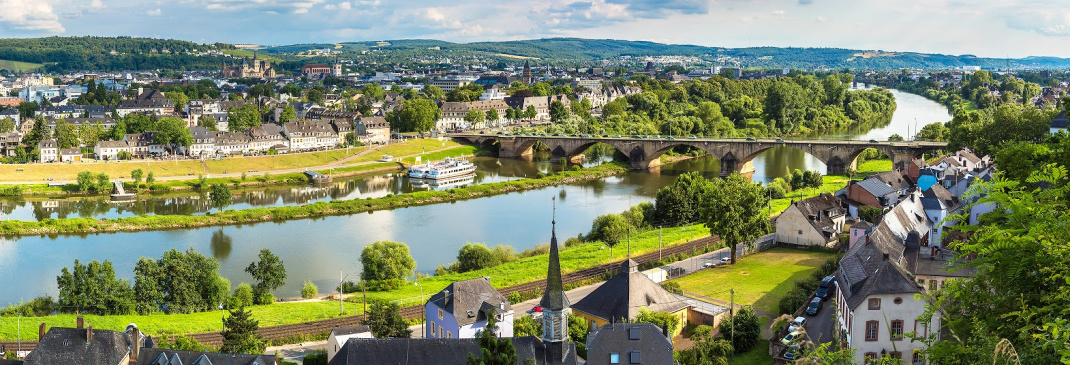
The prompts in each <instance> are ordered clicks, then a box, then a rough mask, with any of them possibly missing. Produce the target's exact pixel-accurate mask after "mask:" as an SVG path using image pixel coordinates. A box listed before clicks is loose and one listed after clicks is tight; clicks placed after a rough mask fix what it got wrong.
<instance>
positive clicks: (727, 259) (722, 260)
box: [721, 257, 732, 265]
mask: <svg viewBox="0 0 1070 365" xmlns="http://www.w3.org/2000/svg"><path fill="white" fill-rule="evenodd" d="M731 261H732V259H731V258H728V257H722V258H721V265H724V264H727V263H729V262H731Z"/></svg>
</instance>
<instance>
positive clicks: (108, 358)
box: [26, 327, 131, 365]
mask: <svg viewBox="0 0 1070 365" xmlns="http://www.w3.org/2000/svg"><path fill="white" fill-rule="evenodd" d="M88 331H89V329H88V328H66V327H52V328H50V329H49V330H48V332H47V333H45V337H44V338H42V339H41V341H40V342H38V343H37V347H35V348H34V349H33V351H31V352H30V354H29V355H28V356H26V364H27V365H37V364H41V365H53V364H109V365H110V364H119V361H121V360H122V359H124V358H126V357H127V356H128V355H129V354H130V346H131V341H130V340H129V339H128V338H127V335H126V334H124V333H122V332H115V331H108V330H93V336H92V340H89V339H88V334H89V332H88Z"/></svg>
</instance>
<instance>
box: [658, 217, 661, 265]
mask: <svg viewBox="0 0 1070 365" xmlns="http://www.w3.org/2000/svg"><path fill="white" fill-rule="evenodd" d="M658 261H659V262H660V261H661V226H658Z"/></svg>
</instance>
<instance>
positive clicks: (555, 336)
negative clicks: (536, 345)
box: [539, 198, 569, 342]
mask: <svg viewBox="0 0 1070 365" xmlns="http://www.w3.org/2000/svg"><path fill="white" fill-rule="evenodd" d="M553 202H554V218H553V219H552V220H551V221H550V227H551V228H550V253H549V264H548V265H547V266H548V267H547V270H546V291H545V292H544V294H543V296H542V300H541V301H540V302H539V306H541V307H542V308H543V317H542V322H543V323H542V326H543V332H542V339H543V341H547V342H564V341H568V329H567V328H568V312H569V303H568V298H567V297H565V290H564V285H562V283H561V260H560V258H559V257H558V251H559V250H558V246H557V217H556V215H557V199H556V198H554V199H553Z"/></svg>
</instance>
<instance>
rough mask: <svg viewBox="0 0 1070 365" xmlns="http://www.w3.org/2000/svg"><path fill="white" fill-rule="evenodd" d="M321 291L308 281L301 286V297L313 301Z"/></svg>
mask: <svg viewBox="0 0 1070 365" xmlns="http://www.w3.org/2000/svg"><path fill="white" fill-rule="evenodd" d="M319 291H320V290H319V288H317V287H316V284H314V283H312V282H311V281H307V280H306V281H305V283H304V284H303V285H302V286H301V297H302V298H305V299H312V298H315V297H316V295H317V294H319Z"/></svg>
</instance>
